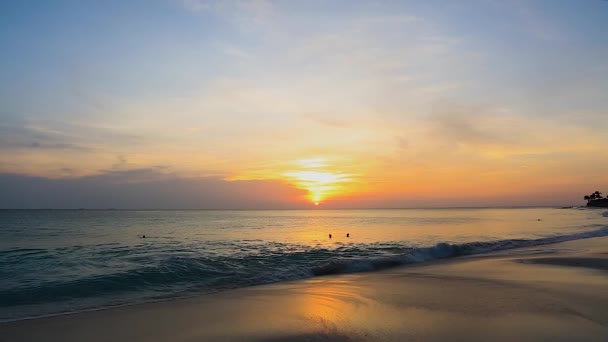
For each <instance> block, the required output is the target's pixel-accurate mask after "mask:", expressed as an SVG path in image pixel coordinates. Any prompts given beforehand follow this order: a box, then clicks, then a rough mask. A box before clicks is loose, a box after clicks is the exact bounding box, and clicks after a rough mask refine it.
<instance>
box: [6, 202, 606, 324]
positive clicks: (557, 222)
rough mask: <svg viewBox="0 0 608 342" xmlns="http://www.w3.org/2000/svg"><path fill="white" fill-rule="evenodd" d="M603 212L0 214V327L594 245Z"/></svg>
mask: <svg viewBox="0 0 608 342" xmlns="http://www.w3.org/2000/svg"><path fill="white" fill-rule="evenodd" d="M605 212H606V211H605V210H601V209H600V210H578V209H552V208H526V209H424V210H419V209H417V210H415V209H404V210H300V211H297V210H296V211H88V210H3V211H0V320H13V319H21V318H25V317H36V316H41V315H53V314H61V313H69V312H76V311H82V310H89V309H97V308H103V307H108V306H113V305H125V304H134V303H140V302H149V301H156V300H166V299H171V298H177V297H184V296H191V295H196V294H201V293H211V292H217V291H221V290H225V289H230V288H236V287H243V286H250V285H256V284H264V283H270V282H276V281H282V280H290V279H299V278H306V277H312V276H319V275H325V274H334V273H347V272H359V271H373V270H376V269H382V268H385V267H390V266H395V265H401V264H407V263H415V262H420V261H428V260H433V259H437V258H445V257H453V256H458V255H465V254H474V253H480V252H486V251H492V250H500V249H505V248H513V247H518V246H529V245H535V244H542V243H550V242H555V241H561V240H565V239H577V238H583V237H589V236H603V235H608V229H607V228H606V226H608V218H607V217H605V216H606V215H605ZM539 219H540V220H539ZM329 234H332V238H331V239H330V238H329ZM346 234H350V237H348V238H347V237H346ZM142 235H145V236H146V238H141V237H140V236H142Z"/></svg>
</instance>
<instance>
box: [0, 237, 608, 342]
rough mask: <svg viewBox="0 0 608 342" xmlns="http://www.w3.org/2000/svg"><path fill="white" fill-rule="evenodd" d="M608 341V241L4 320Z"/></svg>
mask: <svg viewBox="0 0 608 342" xmlns="http://www.w3.org/2000/svg"><path fill="white" fill-rule="evenodd" d="M367 340H369V341H404V340H425V341H426V340H479V341H482V340H483V341H485V340H503V341H507V340H508V341H513V340H519V341H525V340H535V341H536V340H550V341H560V340H561V341H571V340H578V341H581V340H584V341H607V340H608V237H602V238H592V239H584V240H577V241H570V242H564V243H559V244H553V245H546V246H539V247H533V248H524V249H516V250H510V251H503V252H498V253H494V254H486V255H478V256H470V257H462V258H454V259H450V260H445V261H441V262H434V263H428V264H419V265H413V266H404V267H399V268H394V269H389V270H386V271H382V272H373V273H361V274H349V275H338V276H326V277H316V278H312V279H308V280H301V281H293V282H285V283H278V284H272V285H264V286H255V287H250V288H243V289H238V290H231V291H225V292H222V293H217V294H213V295H205V296H200V297H197V298H192V299H184V300H176V301H171V302H164V303H153V304H143V305H135V306H129V307H122V308H114V309H108V310H102V311H97V312H88V313H79V314H74V315H65V316H57V317H51V318H43V319H34V320H25V321H17V322H10V323H4V324H0V341H113V342H118V341H367Z"/></svg>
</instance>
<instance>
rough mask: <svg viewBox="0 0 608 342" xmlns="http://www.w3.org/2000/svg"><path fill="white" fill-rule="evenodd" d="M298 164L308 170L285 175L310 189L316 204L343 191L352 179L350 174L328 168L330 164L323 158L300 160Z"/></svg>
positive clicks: (304, 187)
mask: <svg viewBox="0 0 608 342" xmlns="http://www.w3.org/2000/svg"><path fill="white" fill-rule="evenodd" d="M298 165H299V166H300V167H303V168H305V169H306V170H301V171H292V172H287V173H285V174H284V175H285V176H286V177H287V178H289V179H290V180H292V182H293V183H294V184H295V185H296V186H297V187H299V188H302V189H306V190H308V193H309V195H308V197H309V200H310V201H311V202H312V203H313V204H314V205H315V206H318V205H319V204H321V202H323V201H324V200H326V199H328V198H329V197H331V196H334V195H336V194H339V193H340V192H342V191H343V190H344V185H345V183H347V182H349V181H351V176H350V175H349V174H345V173H340V172H331V171H329V170H327V168H328V164H327V163H326V161H325V160H323V159H321V158H314V159H305V160H300V161H298Z"/></svg>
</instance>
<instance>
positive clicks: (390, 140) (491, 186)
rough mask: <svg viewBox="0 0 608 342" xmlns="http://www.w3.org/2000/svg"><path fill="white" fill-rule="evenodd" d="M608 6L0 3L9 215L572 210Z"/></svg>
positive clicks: (597, 142)
mask: <svg viewBox="0 0 608 342" xmlns="http://www.w3.org/2000/svg"><path fill="white" fill-rule="evenodd" d="M607 33H608V1H603V0H585V1H580V0H569V1H562V0H546V1H541V0H532V1H523V0H522V1H518V0H512V1H502V0H478V1H466V0H463V1H448V0H444V1H434V0H429V1H372V0H370V1H335V0H330V1H316V0H310V1H286V0H283V1H271V0H252V1H246V0H242V1H231V0H226V1H213V0H150V1H138V0H130V1H114V0H108V1H77V0H73V1H61V0H57V1H34V0H5V1H2V2H0V46H1V47H2V48H1V51H0V189H2V191H0V208H81V207H86V208H184V209H272V208H276V209H288V208H400V207H451V206H455V207H462V206H529V205H534V206H536V205H580V204H584V202H583V200H582V197H583V196H584V195H586V194H588V193H591V192H593V191H595V190H600V191H603V192H608V150H607V149H606V146H608V34H607Z"/></svg>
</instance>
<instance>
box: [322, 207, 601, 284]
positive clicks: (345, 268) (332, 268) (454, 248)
mask: <svg viewBox="0 0 608 342" xmlns="http://www.w3.org/2000/svg"><path fill="white" fill-rule="evenodd" d="M607 213H608V212H607ZM601 236H608V227H604V228H601V229H598V230H594V231H588V232H581V233H575V234H568V235H558V236H552V237H545V238H539V239H531V240H525V239H510V240H499V241H490V242H469V243H464V244H449V243H438V244H436V245H435V246H432V247H423V248H413V249H411V250H410V251H408V252H407V253H404V254H400V255H394V256H389V257H381V258H370V259H355V260H352V259H351V260H342V259H336V260H331V261H329V262H328V263H325V264H323V265H320V266H318V267H315V268H313V270H312V273H313V274H314V275H315V276H323V275H331V274H340V273H355V272H370V271H377V270H382V269H386V268H390V267H395V266H402V265H408V264H415V263H421V262H429V261H433V260H438V259H445V258H451V257H458V256H465V255H474V254H483V253H489V252H496V251H502V250H508V249H514V248H525V247H533V246H540V245H546V244H552V243H558V242H565V241H571V240H579V239H586V238H592V237H601Z"/></svg>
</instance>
